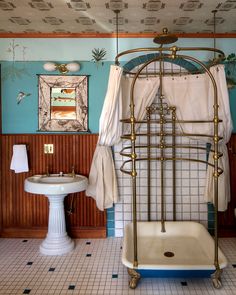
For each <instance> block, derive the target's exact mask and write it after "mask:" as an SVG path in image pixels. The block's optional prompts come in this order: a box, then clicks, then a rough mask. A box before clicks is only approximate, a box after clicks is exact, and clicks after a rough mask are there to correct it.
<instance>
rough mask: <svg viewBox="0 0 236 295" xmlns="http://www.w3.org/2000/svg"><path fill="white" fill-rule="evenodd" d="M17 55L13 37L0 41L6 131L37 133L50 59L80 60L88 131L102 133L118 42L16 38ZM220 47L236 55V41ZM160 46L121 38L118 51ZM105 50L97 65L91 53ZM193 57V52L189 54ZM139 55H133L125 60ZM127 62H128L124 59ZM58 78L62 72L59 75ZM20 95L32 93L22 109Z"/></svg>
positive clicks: (235, 104)
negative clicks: (42, 77)
mask: <svg viewBox="0 0 236 295" xmlns="http://www.w3.org/2000/svg"><path fill="white" fill-rule="evenodd" d="M14 42H15V45H17V46H16V47H15V55H14V60H15V62H14V63H13V62H12V60H13V53H12V48H11V43H12V39H0V62H1V66H2V83H1V84H2V129H3V133H36V132H37V130H38V87H37V83H38V79H37V74H48V72H45V71H44V69H43V64H44V63H45V61H57V62H63V61H78V62H79V63H80V64H81V70H80V71H79V72H78V73H75V75H89V91H88V94H89V95H88V96H89V97H88V99H89V129H90V130H91V132H93V133H97V132H98V129H99V117H100V113H101V110H102V105H103V101H104V97H105V93H106V88H107V81H108V74H109V66H110V64H113V63H114V58H115V52H116V42H115V39H112V38H105V39H92V38H91V39H43V38H42V39H15V40H14ZM176 45H178V46H205V47H212V46H213V41H212V40H211V39H180V40H179V41H178V42H177V43H176ZM216 45H217V47H218V48H219V49H221V50H223V51H224V52H225V53H226V55H228V54H230V53H232V52H234V53H235V52H236V39H218V40H217V41H216ZM146 46H152V47H155V45H154V44H153V42H152V39H147V38H146V39H145V38H140V39H132V38H131V39H128V38H121V39H119V51H123V50H127V49H130V48H136V47H146ZM93 48H105V50H106V51H107V55H106V60H107V61H105V62H104V65H103V66H101V65H100V66H99V67H97V66H96V65H95V64H94V63H93V62H91V58H92V53H91V51H92V49H93ZM193 54H194V56H195V57H197V58H199V59H201V60H208V59H210V58H212V57H213V56H212V54H210V53H209V52H207V53H203V52H201V53H199V52H194V53H193ZM189 55H190V54H189ZM132 57H134V56H133V55H132V56H128V57H126V60H129V59H130V58H132ZM122 60H125V59H124V58H123V59H122ZM13 65H14V69H15V73H16V74H18V76H14V77H12V76H11V77H9V76H8V73H9V69H10V68H11V67H12V66H13ZM56 74H58V72H57V73H56ZM19 91H24V92H26V93H31V95H30V96H28V97H26V98H25V99H24V101H23V102H21V103H20V104H19V105H17V104H16V97H17V94H18V93H19ZM230 102H231V111H232V117H233V120H234V132H236V89H233V90H230Z"/></svg>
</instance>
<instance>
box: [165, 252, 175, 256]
mask: <svg viewBox="0 0 236 295" xmlns="http://www.w3.org/2000/svg"><path fill="white" fill-rule="evenodd" d="M164 255H165V256H166V257H173V256H175V254H174V253H173V252H169V251H167V252H164Z"/></svg>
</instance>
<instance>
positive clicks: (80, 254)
mask: <svg viewBox="0 0 236 295" xmlns="http://www.w3.org/2000/svg"><path fill="white" fill-rule="evenodd" d="M40 243H41V240H39V239H28V240H22V239H0V294H3V295H6V294H89V295H90V294H123V295H126V294H135V295H136V294H139V295H141V294H142V295H154V294H158V295H180V294H186V295H193V294H194V295H213V294H216V295H226V294H227V295H228V294H231V295H236V238H224V239H220V246H221V248H222V250H223V251H224V253H225V255H226V256H227V258H228V261H229V265H228V267H227V268H226V269H225V270H224V272H223V275H222V283H223V287H222V289H220V290H216V289H214V288H213V286H212V283H211V280H210V279H208V278H204V279H193V278H191V279H189V278H175V279H173V278H168V279H163V278H162V279H160V278H143V279H141V280H140V282H139V285H138V287H137V288H136V289H135V290H131V289H129V287H128V274H127V271H126V268H125V267H124V266H123V265H122V263H121V252H122V250H121V247H122V238H107V239H96V240H85V239H79V240H76V248H75V250H74V251H72V252H71V253H69V254H67V255H65V256H43V255H41V254H40V253H39V245H40Z"/></svg>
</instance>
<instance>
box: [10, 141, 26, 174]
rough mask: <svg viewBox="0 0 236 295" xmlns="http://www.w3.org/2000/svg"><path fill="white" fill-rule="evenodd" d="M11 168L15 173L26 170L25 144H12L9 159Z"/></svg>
mask: <svg viewBox="0 0 236 295" xmlns="http://www.w3.org/2000/svg"><path fill="white" fill-rule="evenodd" d="M10 169H11V170H15V173H21V172H28V171H29V166H28V157H27V151H26V145H25V144H15V145H13V155H12V159H11V166H10Z"/></svg>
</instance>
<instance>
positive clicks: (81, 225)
mask: <svg viewBox="0 0 236 295" xmlns="http://www.w3.org/2000/svg"><path fill="white" fill-rule="evenodd" d="M1 142H2V144H1V146H2V154H1V159H2V163H1V165H2V236H3V237H44V236H45V234H46V231H47V223H48V200H47V198H46V197H45V196H43V195H33V194H29V193H26V192H25V191H24V180H25V178H26V177H28V176H30V175H34V174H44V173H46V171H47V166H48V167H49V171H50V173H59V172H60V171H63V172H64V173H70V172H71V171H72V166H74V168H75V172H76V173H78V174H83V175H86V176H88V174H89V170H90V165H91V161H92V157H93V153H94V150H95V147H96V143H97V135H94V134H76V135H75V134H19V135H1ZM14 144H26V145H27V150H28V159H29V168H30V171H29V172H28V173H18V174H16V173H15V172H14V171H12V170H10V161H11V157H12V148H13V145H14ZM44 144H53V145H54V154H44V149H43V147H44ZM71 198H72V195H69V196H67V197H66V199H65V208H66V209H68V208H69V205H70V202H71ZM66 222H67V227H68V229H67V230H68V232H69V233H70V234H71V235H72V236H73V237H86V238H88V237H105V236H106V216H105V212H101V211H99V210H98V209H97V207H96V204H95V201H94V200H93V199H92V198H90V197H86V196H85V192H81V193H78V194H74V203H73V214H71V215H68V214H66Z"/></svg>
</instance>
